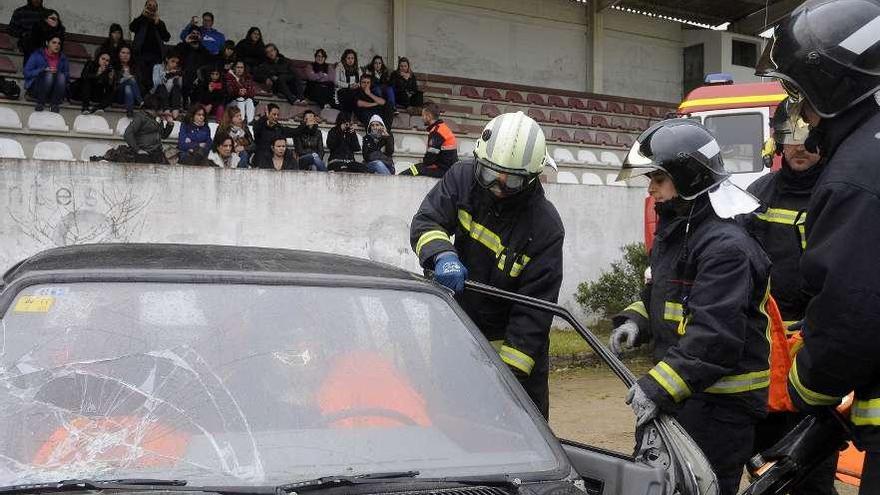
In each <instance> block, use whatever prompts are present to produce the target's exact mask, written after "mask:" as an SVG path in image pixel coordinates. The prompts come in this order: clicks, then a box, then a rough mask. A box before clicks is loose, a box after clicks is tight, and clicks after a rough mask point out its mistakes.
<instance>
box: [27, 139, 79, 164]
mask: <svg viewBox="0 0 880 495" xmlns="http://www.w3.org/2000/svg"><path fill="white" fill-rule="evenodd" d="M34 159H35V160H61V161H67V162H73V161H76V158H74V157H73V152H72V151H70V146H68V145H67V144H65V143H62V142H60V141H40V142H39V143H37V145H36V146H34Z"/></svg>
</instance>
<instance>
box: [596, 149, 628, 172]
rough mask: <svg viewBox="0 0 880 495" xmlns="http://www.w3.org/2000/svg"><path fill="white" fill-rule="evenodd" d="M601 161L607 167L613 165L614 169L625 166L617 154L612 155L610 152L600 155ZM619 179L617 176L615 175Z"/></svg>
mask: <svg viewBox="0 0 880 495" xmlns="http://www.w3.org/2000/svg"><path fill="white" fill-rule="evenodd" d="M599 161H600V162H602V163H604V164H605V165H611V166H612V167H621V166H623V162H621V161H620V157H619V156H617V154H616V153H612V152H610V151H603V152H601V153H599ZM614 176H615V177H617V174H614Z"/></svg>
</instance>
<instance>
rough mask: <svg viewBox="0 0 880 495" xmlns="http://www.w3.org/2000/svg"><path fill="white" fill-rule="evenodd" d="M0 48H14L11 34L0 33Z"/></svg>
mask: <svg viewBox="0 0 880 495" xmlns="http://www.w3.org/2000/svg"><path fill="white" fill-rule="evenodd" d="M0 50H15V42H14V41H12V36H9V35H8V34H6V33H0Z"/></svg>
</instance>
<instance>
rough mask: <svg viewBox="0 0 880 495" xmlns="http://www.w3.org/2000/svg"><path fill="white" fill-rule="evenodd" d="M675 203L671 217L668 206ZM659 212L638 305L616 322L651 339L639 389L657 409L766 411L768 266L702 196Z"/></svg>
mask: <svg viewBox="0 0 880 495" xmlns="http://www.w3.org/2000/svg"><path fill="white" fill-rule="evenodd" d="M674 202H678V203H679V206H684V207H685V208H676V209H677V210H678V211H677V212H675V211H670V210H673V209H672V208H669V206H672V204H670V203H674ZM693 206H694V213H693V214H690V218H691V220H690V227H689V229H687V228H686V227H687V224H688V215H689V212H690V210H691V208H690V205H689V204H688V203H686V202H682V201H680V200H674V201H673V202H667V203H664V204H662V205H660V207H659V208H658V210H659V211H660V224H659V226H658V230H657V233H656V237H655V241H654V247H653V249H652V250H651V256H650V264H651V281H650V282H649V283H648V284H647V285H646V286H645V288H644V290H643V291H642V297H641V300H639V301H637V302H635V303H633V304H631V305H630V306H629V307H627V308H626V309H625V310H624V311H623V312H621V313H620V314H618V315H616V316H615V317H614V323H615V325H619V324H620V323H623V321H624V319H625V318H628V319H631V320H633V321H635V322H636V323H637V324H638V326H639V341H640V342H645V341H647V340H649V339H653V341H654V360H655V362H656V363H657V364H656V365H655V366H654V367H653V368H652V369H651V370H650V371H649V372H648V375H646V376H644V377H642V378H641V379H640V380H639V381H638V384H639V386H641V388H642V390H644V391H645V393H646V394H647V395H648V397H650V398H651V399H652V400H653V401H654V402H655V403H656V404H657V405H658V406H659V407H660V408H661V409H662V410H665V411H667V412H674V411H675V410H676V408H677V407H678V405H679V404H680V403H681V402H682V401H684V400H686V399H688V398H690V397H694V398H697V397H698V398H700V399H702V400H705V401H707V402H712V403H716V404H719V405H722V406H723V407H719V408H718V410H719V411H724V413H725V414H731V415H734V416H732V417H742V414H746V415H749V416H752V417H758V418H760V417H762V416H764V415H765V414H766V411H767V388H768V386H769V383H770V370H769V365H768V359H769V352H770V345H769V340H768V339H769V333H768V332H769V321H768V318H767V314H766V312H765V309H764V305H765V304H766V300H767V298H768V294H769V287H768V278H769V274H770V261H769V260H768V259H767V256H766V255H765V254H764V252H763V251H762V250H761V247H760V246H759V245H758V243H757V242H756V241H755V240H754V239H752V238H751V237H750V236H749V235H748V233H746V231H745V229H743V228H742V227H741V226H740V225H738V224H737V223H736V222H734V221H731V220H722V219H721V218H719V217H718V216H717V215H715V212H714V210H712V207H711V206H710V205H709V202H708V199H707V196H706V195H703V196H700V197H698V198H697V199H695V200H694V204H693Z"/></svg>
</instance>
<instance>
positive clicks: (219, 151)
mask: <svg viewBox="0 0 880 495" xmlns="http://www.w3.org/2000/svg"><path fill="white" fill-rule="evenodd" d="M234 147H235V143H234V141H233V139H232V137H231V136H229V135H228V134H220V133H219V132H218V133H217V137H216V138H214V145H213V146H212V147H211V152H210V153H208V165H210V166H213V167H220V168H239V163H240V161H239V160H240V159H239V157H238V154H237V153H235V152H234V151H233V149H234Z"/></svg>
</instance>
